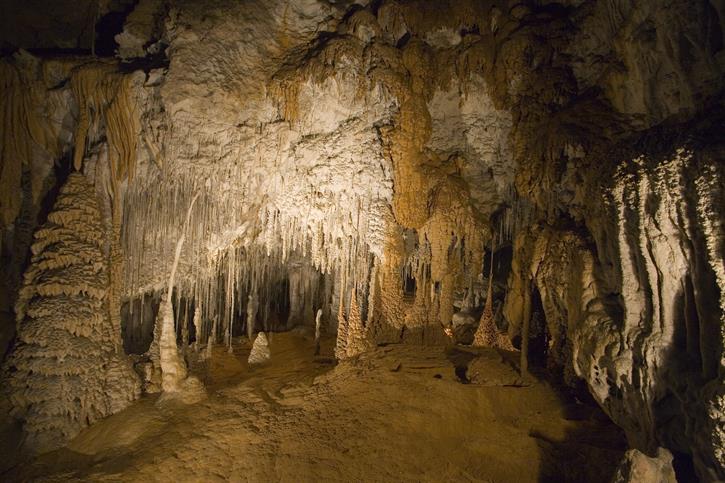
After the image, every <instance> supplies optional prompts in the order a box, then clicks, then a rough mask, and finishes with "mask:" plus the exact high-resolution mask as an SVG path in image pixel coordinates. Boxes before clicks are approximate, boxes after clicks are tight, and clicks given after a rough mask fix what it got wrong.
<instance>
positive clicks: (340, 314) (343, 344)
mask: <svg viewBox="0 0 725 483" xmlns="http://www.w3.org/2000/svg"><path fill="white" fill-rule="evenodd" d="M343 290H344V289H343ZM343 293H344V292H343ZM347 341H348V322H347V319H346V318H345V305H344V296H343V295H342V294H341V295H340V302H339V304H338V310H337V340H336V342H335V357H336V358H337V359H338V360H341V359H345V358H347Z"/></svg>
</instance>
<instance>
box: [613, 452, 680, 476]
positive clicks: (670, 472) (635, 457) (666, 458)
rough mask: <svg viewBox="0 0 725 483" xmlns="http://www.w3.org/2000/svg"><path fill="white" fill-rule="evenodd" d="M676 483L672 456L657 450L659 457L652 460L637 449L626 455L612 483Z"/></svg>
mask: <svg viewBox="0 0 725 483" xmlns="http://www.w3.org/2000/svg"><path fill="white" fill-rule="evenodd" d="M635 482H638V483H640V482H641V483H676V482H677V478H676V477H675V470H674V469H673V468H672V454H671V453H670V452H669V451H667V450H666V449H664V448H658V449H657V455H656V457H654V458H650V457H648V456H647V455H645V454H643V453H642V452H640V451H637V450H636V449H631V450H629V451H627V453H625V455H624V458H623V459H622V462H621V463H620V464H619V467H618V468H617V472H616V473H615V474H614V477H613V478H612V483H635Z"/></svg>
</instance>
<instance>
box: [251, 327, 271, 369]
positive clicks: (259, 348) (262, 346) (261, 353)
mask: <svg viewBox="0 0 725 483" xmlns="http://www.w3.org/2000/svg"><path fill="white" fill-rule="evenodd" d="M270 357H272V353H271V352H270V351H269V341H268V340H267V335H266V334H265V333H264V332H260V333H258V334H257V337H256V338H255V339H254V344H253V345H252V351H251V352H250V353H249V358H248V360H247V363H249V364H263V363H265V362H267V361H268V360H269V359H270Z"/></svg>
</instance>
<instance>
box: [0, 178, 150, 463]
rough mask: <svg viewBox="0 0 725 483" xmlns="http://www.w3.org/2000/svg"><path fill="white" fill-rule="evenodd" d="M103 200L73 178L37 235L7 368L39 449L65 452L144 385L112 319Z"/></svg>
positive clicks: (30, 442) (29, 440)
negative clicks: (60, 448) (100, 203)
mask: <svg viewBox="0 0 725 483" xmlns="http://www.w3.org/2000/svg"><path fill="white" fill-rule="evenodd" d="M103 233H104V231H103V229H102V226H101V217H100V213H99V210H98V203H97V201H96V194H95V191H94V190H93V187H92V186H91V185H90V183H89V182H88V180H87V179H86V177H85V176H84V175H83V174H81V173H73V174H71V175H70V176H69V178H68V180H67V181H66V183H65V184H64V185H63V188H62V189H61V191H60V194H59V196H58V199H57V200H56V202H55V204H54V206H53V210H52V211H51V213H50V214H49V215H48V221H47V223H46V224H44V225H43V227H42V228H41V229H40V230H38V231H37V232H36V234H35V242H34V243H33V246H32V251H33V257H32V260H31V263H30V267H29V268H28V270H26V272H25V277H24V282H23V287H22V289H21V291H20V295H19V297H18V302H17V306H16V313H17V324H18V329H17V339H16V342H15V345H14V346H13V348H12V350H11V353H10V355H9V356H8V358H7V360H6V361H5V365H4V380H5V382H6V384H7V387H6V389H7V390H9V392H10V398H11V400H12V401H13V405H14V407H15V409H16V411H17V412H18V416H19V417H20V418H22V420H23V430H24V433H25V437H26V440H25V444H26V445H27V447H28V448H30V449H32V450H33V451H39V452H43V451H47V450H50V449H54V448H56V447H58V446H61V445H63V444H65V443H66V442H68V441H69V440H70V439H71V438H73V437H74V436H75V435H76V434H77V433H78V432H79V431H80V430H81V429H83V428H84V427H86V426H88V425H90V424H92V423H93V422H95V421H97V420H99V419H100V418H103V417H105V416H108V415H109V414H113V413H116V412H118V411H120V410H121V409H123V408H125V407H126V406H127V405H128V404H129V403H130V402H132V401H133V400H134V399H136V398H137V397H138V396H139V393H140V387H139V381H138V377H137V376H136V374H135V373H134V372H133V369H132V368H131V365H130V363H129V361H128V360H126V358H125V356H124V355H123V354H119V353H118V352H116V348H117V347H118V346H119V339H120V335H121V334H120V333H119V332H115V331H114V330H113V327H112V325H111V322H110V320H109V317H108V308H107V303H108V276H109V275H108V265H107V263H106V262H107V261H106V258H105V256H104V254H103V245H104V237H103Z"/></svg>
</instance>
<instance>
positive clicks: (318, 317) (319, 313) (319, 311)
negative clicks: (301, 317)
mask: <svg viewBox="0 0 725 483" xmlns="http://www.w3.org/2000/svg"><path fill="white" fill-rule="evenodd" d="M321 323H322V309H317V315H316V316H315V355H316V356H318V355H320V325H321Z"/></svg>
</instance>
